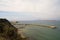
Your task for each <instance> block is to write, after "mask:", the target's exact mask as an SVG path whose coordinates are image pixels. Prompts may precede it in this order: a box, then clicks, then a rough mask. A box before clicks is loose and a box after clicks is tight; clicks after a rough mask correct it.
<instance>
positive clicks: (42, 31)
mask: <svg viewBox="0 0 60 40" xmlns="http://www.w3.org/2000/svg"><path fill="white" fill-rule="evenodd" d="M22 23H23V22H22ZM28 23H29V22H28ZM30 23H33V24H35V23H36V24H45V25H54V26H56V27H57V28H56V29H51V28H48V27H41V26H27V27H26V28H25V33H26V35H27V36H28V37H29V39H30V40H60V21H37V22H30Z"/></svg>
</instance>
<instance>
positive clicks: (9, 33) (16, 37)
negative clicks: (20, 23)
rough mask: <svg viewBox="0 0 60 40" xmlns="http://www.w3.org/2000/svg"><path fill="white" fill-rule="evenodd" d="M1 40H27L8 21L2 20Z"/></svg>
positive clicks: (0, 27) (0, 28)
mask: <svg viewBox="0 0 60 40" xmlns="http://www.w3.org/2000/svg"><path fill="white" fill-rule="evenodd" d="M0 40H27V38H26V37H25V36H23V34H22V33H20V34H19V33H18V29H17V28H16V27H14V26H13V25H12V24H11V23H10V22H9V21H8V20H7V19H0Z"/></svg>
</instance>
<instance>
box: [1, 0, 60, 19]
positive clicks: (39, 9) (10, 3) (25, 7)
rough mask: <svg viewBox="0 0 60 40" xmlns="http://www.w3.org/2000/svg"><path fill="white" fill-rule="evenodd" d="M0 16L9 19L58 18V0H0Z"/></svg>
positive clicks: (59, 13) (59, 3)
mask: <svg viewBox="0 0 60 40" xmlns="http://www.w3.org/2000/svg"><path fill="white" fill-rule="evenodd" d="M1 11H2V12H1ZM5 11H6V12H5ZM1 17H2V18H7V19H9V20H18V19H19V20H35V19H39V20H60V0H0V18H1Z"/></svg>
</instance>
